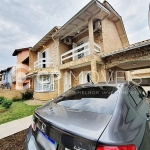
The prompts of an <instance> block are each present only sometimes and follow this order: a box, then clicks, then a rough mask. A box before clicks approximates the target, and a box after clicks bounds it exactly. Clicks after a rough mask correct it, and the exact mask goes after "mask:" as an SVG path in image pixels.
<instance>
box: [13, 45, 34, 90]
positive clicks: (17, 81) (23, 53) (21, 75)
mask: <svg viewBox="0 0 150 150" xmlns="http://www.w3.org/2000/svg"><path fill="white" fill-rule="evenodd" d="M30 48H31V47H27V48H21V49H15V51H14V52H13V54H12V56H17V63H16V71H15V73H14V74H13V75H12V80H13V81H12V82H13V89H16V90H24V89H30V88H32V86H31V84H32V79H30V78H26V74H28V73H29V70H30V67H29V49H30ZM15 75H16V77H15Z"/></svg>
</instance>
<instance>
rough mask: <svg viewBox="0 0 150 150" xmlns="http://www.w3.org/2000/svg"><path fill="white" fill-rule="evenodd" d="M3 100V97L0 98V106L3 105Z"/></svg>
mask: <svg viewBox="0 0 150 150" xmlns="http://www.w3.org/2000/svg"><path fill="white" fill-rule="evenodd" d="M4 99H5V98H4V97H3V96H0V105H1V104H2V103H3V100H4Z"/></svg>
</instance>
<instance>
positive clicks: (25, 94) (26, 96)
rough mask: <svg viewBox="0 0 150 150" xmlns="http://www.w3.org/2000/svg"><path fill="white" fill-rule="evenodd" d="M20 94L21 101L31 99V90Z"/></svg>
mask: <svg viewBox="0 0 150 150" xmlns="http://www.w3.org/2000/svg"><path fill="white" fill-rule="evenodd" d="M21 94H22V99H23V100H29V99H32V98H33V91H31V90H26V91H25V92H24V93H21Z"/></svg>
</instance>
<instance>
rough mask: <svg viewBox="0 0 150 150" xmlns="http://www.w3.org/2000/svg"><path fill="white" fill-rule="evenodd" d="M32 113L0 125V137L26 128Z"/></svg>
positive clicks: (29, 123)
mask: <svg viewBox="0 0 150 150" xmlns="http://www.w3.org/2000/svg"><path fill="white" fill-rule="evenodd" d="M31 121H32V115H31V116H28V117H25V118H21V119H18V120H14V121H11V122H8V123H4V124H1V125H0V139H2V138H5V137H7V136H10V135H12V134H15V133H17V132H20V131H22V130H25V129H27V128H28V127H29V126H30V125H31Z"/></svg>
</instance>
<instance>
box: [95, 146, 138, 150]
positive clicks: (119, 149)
mask: <svg viewBox="0 0 150 150" xmlns="http://www.w3.org/2000/svg"><path fill="white" fill-rule="evenodd" d="M96 150H136V147H135V145H124V146H97V148H96Z"/></svg>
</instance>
